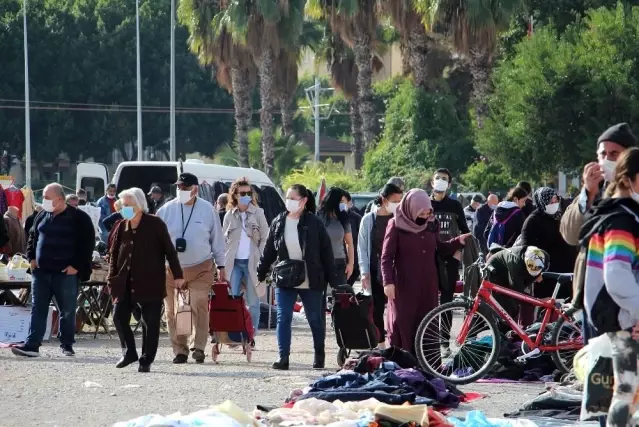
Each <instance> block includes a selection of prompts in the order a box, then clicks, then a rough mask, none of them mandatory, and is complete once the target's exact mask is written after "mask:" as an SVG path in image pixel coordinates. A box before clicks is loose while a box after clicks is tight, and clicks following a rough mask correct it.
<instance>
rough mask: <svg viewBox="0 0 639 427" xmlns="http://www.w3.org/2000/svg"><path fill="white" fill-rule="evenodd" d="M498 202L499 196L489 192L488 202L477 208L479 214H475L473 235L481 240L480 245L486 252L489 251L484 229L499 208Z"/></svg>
mask: <svg viewBox="0 0 639 427" xmlns="http://www.w3.org/2000/svg"><path fill="white" fill-rule="evenodd" d="M498 204H499V198H498V197H497V195H496V194H489V195H488V199H486V203H485V204H483V205H482V206H481V207H480V208H479V209H477V214H476V215H475V226H474V227H473V230H472V231H473V236H474V237H475V239H477V241H479V247H480V248H481V251H482V252H483V253H485V254H487V253H488V246H487V245H486V237H485V236H484V231H485V230H486V227H487V226H488V221H490V217H491V216H492V215H493V211H494V210H495V209H496V208H497V205H498Z"/></svg>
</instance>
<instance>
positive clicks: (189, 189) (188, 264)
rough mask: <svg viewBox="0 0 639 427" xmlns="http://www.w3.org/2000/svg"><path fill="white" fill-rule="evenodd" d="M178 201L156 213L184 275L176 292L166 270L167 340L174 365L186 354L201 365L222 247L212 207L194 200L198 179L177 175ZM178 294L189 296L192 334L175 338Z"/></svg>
mask: <svg viewBox="0 0 639 427" xmlns="http://www.w3.org/2000/svg"><path fill="white" fill-rule="evenodd" d="M175 185H176V186H177V197H176V198H175V199H173V200H171V201H169V202H166V204H165V205H164V206H162V207H161V208H160V210H159V211H158V212H157V216H158V217H160V218H162V220H163V221H164V222H165V223H166V226H167V228H168V230H169V234H170V235H171V240H172V241H173V244H174V245H175V249H176V250H177V252H178V257H179V259H180V264H181V265H182V270H183V271H184V280H185V281H184V287H183V288H182V289H176V288H175V285H174V282H173V277H172V276H171V271H170V270H169V269H167V280H166V287H167V289H166V294H167V297H166V301H165V304H166V314H167V320H168V326H169V337H170V338H171V344H172V346H173V353H174V354H175V358H174V359H173V363H186V362H187V360H188V356H189V351H192V357H193V359H194V360H195V362H196V363H203V362H204V357H205V356H204V348H205V347H206V343H207V340H208V337H209V308H208V303H209V290H210V289H211V285H212V284H213V280H214V274H213V261H215V264H216V266H217V269H218V277H219V279H220V280H225V274H224V263H225V250H226V248H225V243H224V235H223V234H222V225H221V224H220V217H219V216H218V214H217V212H216V211H215V208H214V207H213V205H212V204H211V203H209V202H207V201H206V200H204V199H202V198H200V197H198V196H197V194H198V179H197V177H196V176H195V175H193V174H191V173H183V174H181V175H180V177H179V179H178V181H177V182H176V183H175ZM178 292H184V293H187V292H188V299H189V300H190V301H189V303H190V305H191V310H192V314H193V325H194V330H195V333H194V334H193V336H192V337H191V338H192V339H191V341H190V345H189V341H188V340H189V337H187V336H178V335H177V334H176V329H175V326H176V325H175V308H176V303H177V295H178Z"/></svg>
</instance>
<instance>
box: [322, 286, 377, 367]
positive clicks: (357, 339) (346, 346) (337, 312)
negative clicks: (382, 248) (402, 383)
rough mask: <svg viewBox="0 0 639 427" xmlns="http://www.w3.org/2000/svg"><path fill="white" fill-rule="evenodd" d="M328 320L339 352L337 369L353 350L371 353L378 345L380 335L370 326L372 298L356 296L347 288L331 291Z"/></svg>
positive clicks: (371, 320) (373, 325) (371, 324)
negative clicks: (331, 302) (331, 299)
mask: <svg viewBox="0 0 639 427" xmlns="http://www.w3.org/2000/svg"><path fill="white" fill-rule="evenodd" d="M332 294H333V308H332V310H331V318H332V321H333V328H334V329H335V337H336V339H337V345H338V346H339V351H338V353H337V365H338V366H339V367H342V366H343V365H344V362H346V359H347V358H348V357H349V356H350V353H351V350H353V349H362V350H363V349H369V350H370V349H373V348H375V347H377V344H378V343H379V331H378V330H377V327H376V326H375V324H374V323H373V297H371V296H370V295H365V294H363V293H358V294H355V292H354V291H353V288H352V287H351V286H349V285H343V286H339V287H337V288H335V289H333V292H332Z"/></svg>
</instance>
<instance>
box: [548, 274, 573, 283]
mask: <svg viewBox="0 0 639 427" xmlns="http://www.w3.org/2000/svg"><path fill="white" fill-rule="evenodd" d="M573 276H574V274H573V273H552V272H544V273H541V277H543V278H544V279H548V280H556V281H557V282H559V283H561V284H564V283H572V277H573Z"/></svg>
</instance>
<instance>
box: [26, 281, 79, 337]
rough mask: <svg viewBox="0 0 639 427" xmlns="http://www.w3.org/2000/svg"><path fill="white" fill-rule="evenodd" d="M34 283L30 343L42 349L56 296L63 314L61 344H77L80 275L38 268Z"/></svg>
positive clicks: (60, 314)
mask: <svg viewBox="0 0 639 427" xmlns="http://www.w3.org/2000/svg"><path fill="white" fill-rule="evenodd" d="M32 277H33V282H32V283H31V303H32V304H33V305H32V306H31V326H30V327H29V336H28V337H27V342H26V345H27V346H29V347H35V348H39V347H40V345H41V344H42V338H43V337H44V333H45V331H46V328H47V317H48V315H49V304H50V303H51V298H52V297H55V300H56V302H57V303H58V307H59V308H60V313H58V315H59V316H58V317H59V319H60V327H59V328H58V331H60V332H59V334H58V336H59V338H60V343H61V344H62V345H73V343H74V342H75V339H74V337H75V309H76V305H77V298H78V276H75V275H74V276H70V275H67V274H64V273H49V272H45V271H41V270H40V269H36V270H35V271H34V272H33V273H32Z"/></svg>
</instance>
